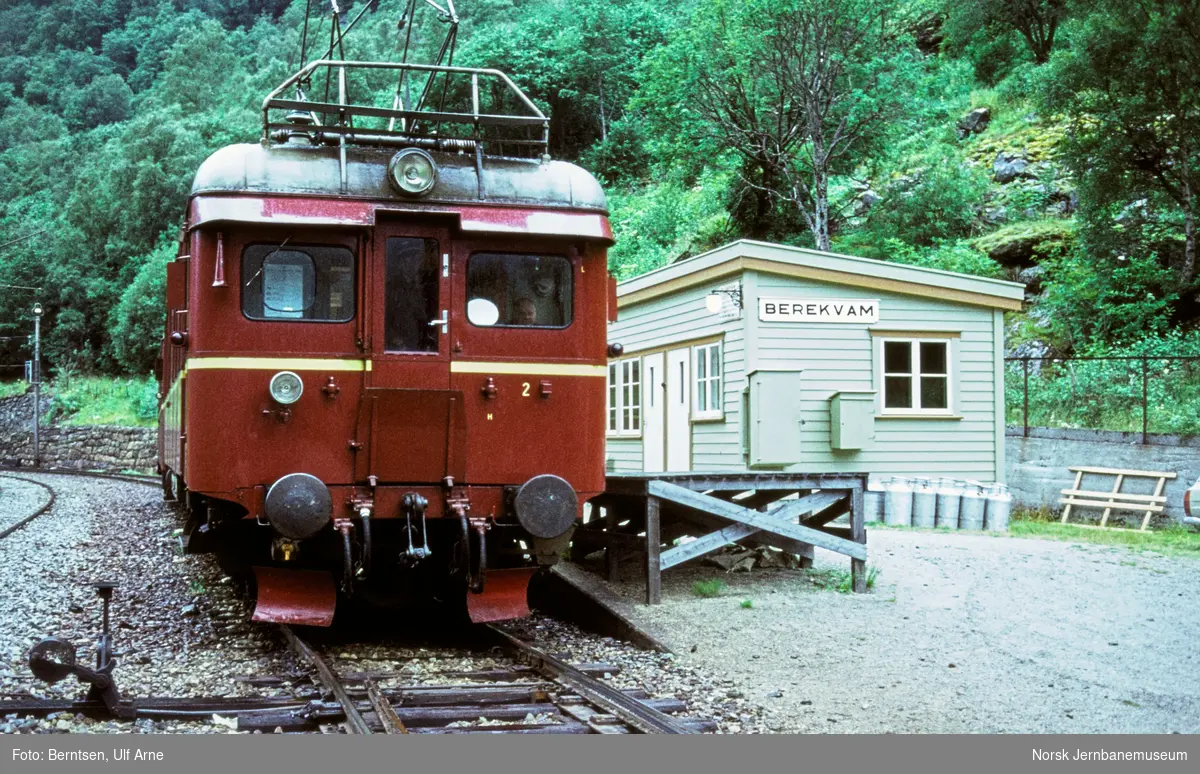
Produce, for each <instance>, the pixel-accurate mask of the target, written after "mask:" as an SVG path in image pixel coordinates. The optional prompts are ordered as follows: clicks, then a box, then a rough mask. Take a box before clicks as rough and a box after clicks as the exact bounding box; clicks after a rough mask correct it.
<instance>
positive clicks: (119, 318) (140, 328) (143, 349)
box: [109, 233, 177, 374]
mask: <svg viewBox="0 0 1200 774" xmlns="http://www.w3.org/2000/svg"><path fill="white" fill-rule="evenodd" d="M176 248H177V243H176V242H175V240H174V239H173V238H172V235H171V234H170V233H165V234H163V235H162V236H161V237H159V240H158V243H157V244H156V245H155V247H154V249H153V250H152V251H150V252H149V253H147V254H146V255H143V256H140V257H138V258H135V259H133V260H132V261H130V263H131V264H133V265H135V266H137V267H138V269H137V274H136V275H134V278H133V282H132V283H130V284H129V286H128V287H126V288H125V290H124V292H123V293H121V300H120V302H118V303H117V305H116V306H115V307H114V308H113V311H112V316H111V319H110V321H109V329H110V330H111V331H112V348H113V356H114V357H115V359H116V361H117V363H118V364H120V366H121V367H122V368H123V369H124V370H126V371H129V372H130V373H135V374H144V373H149V372H150V371H151V370H152V369H153V368H154V361H155V360H156V359H157V358H158V345H159V341H160V340H161V338H162V334H163V308H164V306H165V305H166V303H167V263H168V262H170V261H171V260H172V259H173V258H174V257H175V253H176Z"/></svg>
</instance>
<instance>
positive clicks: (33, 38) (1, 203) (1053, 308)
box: [0, 0, 1200, 410]
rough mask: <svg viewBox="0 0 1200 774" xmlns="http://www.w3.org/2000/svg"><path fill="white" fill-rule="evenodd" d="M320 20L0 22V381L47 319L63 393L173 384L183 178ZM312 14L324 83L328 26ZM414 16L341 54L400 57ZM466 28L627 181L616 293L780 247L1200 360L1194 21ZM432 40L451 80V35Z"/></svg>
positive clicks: (1172, 10)
mask: <svg viewBox="0 0 1200 774" xmlns="http://www.w3.org/2000/svg"><path fill="white" fill-rule="evenodd" d="M307 2H308V0H292V1H291V2H284V1H283V0H266V1H265V2H264V1H263V0H259V1H258V2H250V0H105V1H104V2H95V1H94V0H58V1H57V2H48V1H46V0H15V1H10V2H6V3H4V4H3V6H2V7H3V10H0V20H2V21H3V23H2V24H0V363H4V364H10V363H20V362H21V361H23V360H24V359H25V358H27V357H28V353H27V351H26V349H25V343H24V340H23V335H24V334H25V333H26V332H27V331H28V328H29V324H28V310H29V308H30V305H31V303H32V302H33V301H34V300H35V299H37V300H40V301H41V302H42V303H43V304H44V305H45V306H46V309H47V314H46V318H45V321H44V322H45V327H44V330H45V333H46V335H45V352H46V356H47V360H48V362H49V364H50V366H51V367H52V369H58V370H60V371H61V370H65V371H67V372H71V373H89V372H90V373H108V374H115V373H135V374H145V373H146V372H147V371H148V370H149V368H150V367H151V365H152V363H153V359H154V356H155V352H156V349H157V338H158V336H159V335H160V329H161V317H160V314H161V311H160V310H161V306H162V298H163V277H164V269H163V266H164V264H165V263H166V262H167V261H168V260H170V258H171V256H172V255H173V254H174V251H175V247H176V244H177V240H178V229H179V225H180V223H181V216H182V212H183V207H184V203H185V199H186V196H187V192H188V188H189V184H190V179H191V176H192V174H193V173H194V172H195V169H196V167H197V166H198V165H199V164H200V162H201V161H202V160H203V159H204V158H205V157H206V156H207V155H208V154H209V153H211V152H212V151H214V150H215V149H217V148H219V147H221V146H222V145H225V144H228V143H232V142H245V141H253V140H254V138H255V137H256V127H257V122H258V114H257V109H256V105H257V104H258V103H259V100H261V98H262V95H263V94H264V93H265V92H266V91H267V90H268V89H270V88H271V87H272V86H274V85H275V84H277V83H278V82H279V81H281V80H282V79H283V78H284V77H286V75H287V74H288V73H289V72H290V71H292V70H294V69H295V68H296V67H297V66H298V63H299V61H300V51H299V42H300V30H301V28H302V26H303V24H304V19H305V6H306V3H307ZM311 6H312V7H313V9H314V16H313V18H312V19H311V20H310V25H311V29H310V32H314V33H315V35H313V36H312V40H314V41H321V44H320V45H319V46H315V45H314V46H310V50H309V51H308V52H307V54H306V57H307V58H312V57H313V56H314V55H316V54H319V53H320V51H317V52H316V54H314V51H313V48H321V49H323V48H324V45H325V41H327V40H328V36H329V29H330V26H331V25H330V19H329V17H328V12H329V8H328V3H326V2H322V1H320V0H311ZM341 6H342V12H343V18H344V19H348V18H349V17H351V16H353V15H354V14H356V13H357V12H358V10H359V9H361V7H362V2H361V0H358V1H356V2H343V3H341ZM405 6H406V3H405V2H403V1H402V0H381V1H380V2H378V3H377V4H376V6H375V7H374V8H373V9H372V10H369V11H368V12H367V14H366V16H365V17H364V19H363V21H362V22H361V23H360V25H359V26H358V27H357V28H356V29H355V30H354V31H353V32H352V33H351V34H350V36H349V38H348V39H347V41H346V54H347V56H349V57H352V58H359V59H368V58H379V59H395V58H396V57H397V55H398V51H399V48H400V40H399V34H398V32H397V21H398V20H399V19H400V17H401V16H402V14H403V9H404V7H405ZM458 6H459V7H458V11H459V14H460V15H461V16H462V19H463V22H462V27H461V30H460V43H459V46H458V50H457V53H456V61H457V62H459V63H470V64H478V65H487V66H495V67H498V68H501V69H503V70H505V71H507V72H509V73H510V74H512V75H513V76H514V78H516V80H517V81H518V82H519V83H520V84H521V85H522V86H523V87H524V88H525V89H526V90H527V91H528V92H529V93H530V94H531V95H532V96H533V98H534V99H535V100H536V101H538V103H539V104H540V105H541V106H542V107H543V108H544V109H546V110H547V111H548V112H550V113H551V115H552V128H551V144H552V148H551V150H552V152H553V154H554V155H556V156H558V157H560V158H566V159H569V160H573V161H577V162H579V163H582V164H584V165H585V166H587V167H588V168H590V169H591V170H592V171H594V172H595V173H596V174H598V175H599V176H600V177H601V178H602V179H603V180H604V182H605V184H606V186H607V188H608V191H609V193H610V204H611V208H612V215H613V223H614V227H615V230H616V233H617V237H618V240H619V241H618V244H617V246H616V247H615V248H614V249H613V250H612V252H611V261H612V267H613V269H614V270H615V271H616V272H617V273H618V274H620V275H621V276H630V275H632V274H635V273H638V272H642V271H646V270H649V269H652V268H655V267H657V266H660V265H662V264H664V263H667V262H669V261H672V260H675V259H678V258H680V257H682V256H685V255H691V254H695V253H697V252H699V251H702V250H705V249H708V248H710V247H714V246H716V245H718V244H720V243H722V242H724V241H727V240H729V239H732V238H736V237H739V236H749V237H755V238H760V239H773V240H778V241H783V242H787V243H791V244H798V245H807V246H818V247H822V248H830V249H834V250H840V251H843V252H850V253H854V254H858V255H866V256H871V257H876V258H883V259H887V260H896V261H903V262H906V263H914V264H918V265H926V266H934V267H937V268H944V269H951V270H955V271H965V272H970V273H974V274H980V275H985V276H994V277H1006V278H1009V279H1020V280H1021V281H1024V282H1026V283H1028V285H1029V289H1030V297H1031V301H1032V303H1031V305H1030V307H1029V309H1028V311H1027V312H1026V313H1022V314H1017V315H1013V316H1012V319H1011V320H1010V332H1009V341H1010V346H1011V347H1013V348H1015V349H1017V350H1018V351H1020V352H1021V353H1023V354H1037V355H1041V354H1047V353H1050V354H1070V353H1074V354H1097V353H1102V352H1108V351H1120V352H1127V351H1133V350H1134V349H1136V348H1137V347H1139V346H1151V345H1153V346H1156V347H1158V346H1160V344H1161V343H1163V342H1165V343H1166V344H1161V346H1179V347H1181V348H1182V349H1190V348H1193V345H1192V343H1191V342H1194V338H1189V335H1191V334H1189V333H1188V332H1189V331H1194V329H1195V328H1196V322H1197V319H1200V300H1198V299H1200V284H1198V281H1197V275H1198V274H1200V272H1197V267H1196V250H1197V246H1196V240H1197V234H1196V223H1195V220H1196V216H1197V214H1198V213H1197V207H1198V204H1197V198H1196V197H1197V194H1198V190H1197V186H1200V22H1198V21H1197V20H1198V19H1200V2H1198V0H1137V2H1126V0H983V1H981V2H978V3H962V2H958V3H952V2H948V0H690V1H688V2H684V3H682V4H664V3H659V2H654V1H653V0H462V1H461V2H460V3H458ZM426 10H428V9H426ZM414 25H415V26H413V29H414V41H415V45H416V50H417V52H418V55H419V56H421V57H424V58H428V57H429V56H430V53H431V48H432V47H433V46H435V45H436V44H437V42H439V41H440V39H441V36H442V33H443V29H444V28H443V27H441V24H440V23H439V22H438V21H437V19H436V15H435V14H420V15H418V17H417V19H416V20H415V22H414ZM981 109H986V110H981ZM24 288H40V290H26V289H24ZM4 337H12V338H4ZM1143 340H1145V342H1148V343H1145V342H1144V341H1143ZM1172 342H1174V343H1172ZM1185 343H1187V345H1186V346H1185ZM1131 348H1133V349H1131ZM1155 354H1158V355H1162V354H1168V353H1166V352H1160V351H1159V350H1158V349H1156V350H1155ZM1089 373H1090V372H1089ZM1080 374H1082V372H1080ZM0 376H3V374H0ZM1077 376H1079V374H1077ZM1087 379H1088V380H1093V381H1095V382H1096V383H1097V384H1100V383H1103V382H1104V381H1105V380H1106V379H1107V380H1108V381H1110V382H1112V381H1121V380H1115V379H1109V378H1108V377H1107V376H1105V374H1101V373H1099V372H1097V373H1096V374H1095V375H1094V376H1088V377H1087ZM1121 383H1122V384H1123V383H1124V382H1123V381H1122V382H1121ZM1071 384H1072V385H1073V386H1072V389H1076V388H1077V387H1078V384H1079V379H1078V378H1076V379H1075V381H1074V382H1071ZM1137 386H1138V388H1139V389H1140V380H1139V381H1138V384H1137ZM1080 394H1081V393H1080V392H1079V391H1078V390H1077V389H1076V392H1074V393H1072V395H1073V396H1078V395H1080ZM1059 397H1060V398H1061V397H1062V396H1061V395H1060V396H1059ZM1138 397H1139V398H1140V396H1138ZM1057 400H1058V399H1057V398H1054V397H1053V396H1050V397H1047V404H1046V405H1047V407H1052V406H1053V405H1054V404H1055V401H1057ZM1058 402H1059V403H1061V401H1058ZM1077 403H1078V401H1076V403H1075V404H1072V405H1076V404H1077ZM1072 410H1073V409H1072Z"/></svg>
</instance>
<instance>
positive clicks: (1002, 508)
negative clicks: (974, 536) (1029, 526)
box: [983, 484, 1013, 532]
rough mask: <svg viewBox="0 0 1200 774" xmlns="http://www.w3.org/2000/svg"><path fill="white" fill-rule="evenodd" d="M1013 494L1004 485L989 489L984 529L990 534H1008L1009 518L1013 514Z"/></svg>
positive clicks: (994, 485) (996, 485) (993, 485)
mask: <svg viewBox="0 0 1200 774" xmlns="http://www.w3.org/2000/svg"><path fill="white" fill-rule="evenodd" d="M1012 501H1013V496H1012V492H1010V491H1008V487H1007V486H1005V485H1004V484H992V485H991V486H990V487H988V493H987V512H986V513H985V514H984V521H983V528H984V529H986V530H988V531H989V532H1008V517H1009V514H1011V513H1012Z"/></svg>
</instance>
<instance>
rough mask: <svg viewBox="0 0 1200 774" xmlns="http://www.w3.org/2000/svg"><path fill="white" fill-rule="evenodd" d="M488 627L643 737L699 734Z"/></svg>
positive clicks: (538, 667)
mask: <svg viewBox="0 0 1200 774" xmlns="http://www.w3.org/2000/svg"><path fill="white" fill-rule="evenodd" d="M487 627H488V628H489V629H491V630H492V631H493V632H495V633H496V634H497V635H498V636H499V637H500V638H501V640H502V641H503V642H504V644H506V645H507V646H508V647H509V648H510V649H511V650H513V651H515V652H516V653H517V654H518V655H519V656H520V657H521V658H523V659H525V660H526V661H529V662H530V664H531V665H532V666H533V667H534V668H535V669H536V670H538V671H539V672H541V673H542V674H544V675H546V676H547V677H550V678H551V679H553V680H554V681H556V682H558V683H560V684H562V685H564V686H566V687H568V688H570V689H571V690H573V691H575V692H577V693H578V694H579V695H580V696H582V697H583V698H584V699H587V700H588V701H590V702H592V703H593V704H595V705H597V706H598V707H601V708H603V709H604V710H606V711H607V712H609V713H610V714H612V715H615V716H616V717H617V718H618V719H620V720H621V722H623V723H625V724H626V725H628V726H629V727H630V728H632V729H633V730H635V731H638V732H640V733H643V734H694V733H696V732H695V731H693V730H692V729H690V728H688V727H687V726H685V725H684V724H682V723H680V722H679V721H678V720H676V719H675V718H673V717H671V716H670V715H668V714H666V713H665V712H660V711H659V710H656V709H654V708H653V707H649V706H647V705H646V704H644V703H642V702H641V701H639V700H637V699H634V698H631V697H629V696H627V695H626V694H624V693H622V692H621V691H618V690H617V689H616V688H613V687H612V686H611V685H606V684H605V683H603V682H601V681H599V680H597V679H596V678H594V677H589V676H588V675H586V674H584V673H583V672H581V671H579V670H578V669H576V668H575V667H573V666H571V665H570V664H568V663H566V662H565V661H561V660H559V659H557V658H555V657H554V656H551V655H550V654H549V653H546V652H545V651H544V650H542V649H540V648H538V647H537V646H535V645H533V644H531V643H528V642H525V641H524V640H522V639H520V638H518V637H514V636H513V635H511V634H509V633H508V632H506V631H504V630H503V629H501V628H500V627H498V626H496V625H495V624H488V625H487Z"/></svg>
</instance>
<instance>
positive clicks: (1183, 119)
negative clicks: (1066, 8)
mask: <svg viewBox="0 0 1200 774" xmlns="http://www.w3.org/2000/svg"><path fill="white" fill-rule="evenodd" d="M1052 65H1053V72H1052V73H1051V74H1049V77H1047V78H1046V80H1045V83H1046V86H1045V89H1044V91H1043V94H1042V101H1043V103H1044V105H1045V107H1046V109H1047V110H1056V111H1062V112H1063V113H1064V114H1065V115H1066V117H1067V120H1068V121H1069V122H1070V127H1071V129H1070V132H1069V141H1068V143H1067V145H1066V151H1067V155H1068V158H1069V159H1070V162H1071V164H1072V166H1073V168H1074V171H1075V174H1076V175H1078V176H1079V177H1080V179H1081V180H1082V181H1083V184H1084V185H1083V188H1082V190H1084V191H1086V192H1087V194H1088V196H1087V199H1086V202H1085V203H1086V204H1087V205H1088V207H1089V208H1090V210H1091V213H1090V214H1091V217H1090V219H1089V221H1088V225H1089V229H1088V231H1089V234H1090V235H1091V237H1092V241H1093V244H1097V243H1098V240H1097V239H1096V237H1097V234H1098V232H1099V235H1100V236H1103V234H1104V232H1110V233H1111V231H1112V230H1113V229H1115V228H1119V227H1120V223H1119V221H1117V220H1114V218H1113V217H1112V216H1113V214H1114V213H1115V212H1116V211H1117V210H1119V209H1120V208H1121V207H1123V206H1124V205H1127V204H1128V203H1129V202H1131V201H1133V200H1135V199H1139V198H1143V197H1150V198H1152V199H1153V201H1154V203H1156V204H1158V205H1160V206H1162V207H1165V208H1168V209H1170V210H1173V211H1174V212H1176V213H1178V214H1179V216H1180V217H1181V219H1182V221H1183V224H1182V225H1183V228H1182V231H1183V239H1182V241H1183V250H1182V255H1181V256H1179V257H1178V258H1176V259H1170V258H1168V261H1169V262H1171V263H1172V264H1173V265H1174V267H1175V269H1176V272H1177V284H1178V286H1179V288H1181V289H1183V288H1187V287H1190V286H1192V285H1194V283H1195V279H1196V249H1197V246H1196V240H1197V234H1196V228H1197V226H1196V218H1197V215H1198V214H1200V213H1198V212H1197V208H1198V206H1200V203H1198V202H1197V196H1198V195H1200V0H1139V1H1138V2H1130V3H1127V2H1123V1H1119V0H1099V1H1098V2H1096V3H1095V5H1094V6H1093V12H1092V14H1091V15H1090V16H1089V17H1088V18H1087V19H1086V20H1085V22H1084V23H1083V25H1082V26H1081V29H1080V30H1079V31H1078V32H1077V33H1076V35H1075V37H1074V40H1073V41H1072V45H1071V47H1070V49H1069V50H1067V51H1064V52H1062V53H1061V55H1059V56H1056V57H1055V59H1054V60H1053V62H1052Z"/></svg>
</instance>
